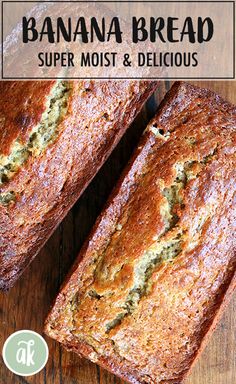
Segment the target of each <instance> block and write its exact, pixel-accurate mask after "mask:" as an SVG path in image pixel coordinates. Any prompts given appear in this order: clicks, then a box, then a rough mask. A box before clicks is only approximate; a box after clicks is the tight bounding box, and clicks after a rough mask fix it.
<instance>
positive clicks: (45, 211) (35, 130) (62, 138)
mask: <svg viewBox="0 0 236 384" xmlns="http://www.w3.org/2000/svg"><path fill="white" fill-rule="evenodd" d="M156 86H157V82H148V81H146V82H145V81H129V80H127V81H92V80H91V81H89V80H88V81H87V80H84V81H74V82H69V81H41V82H40V81H22V82H20V81H14V82H5V81H2V82H0V94H1V99H0V289H1V288H4V289H6V288H9V287H10V286H12V284H13V283H14V282H15V280H16V279H17V278H18V277H19V275H20V274H21V273H22V271H23V269H24V268H25V267H26V266H27V264H28V263H29V261H30V260H31V259H32V258H33V257H34V256H35V254H36V253H37V252H38V251H39V250H40V248H41V247H42V245H43V244H44V243H45V241H46V240H47V239H48V237H49V236H50V234H51V233H52V231H53V230H54V229H55V227H56V226H57V225H58V224H59V223H60V221H61V220H62V219H63V217H64V216H65V215H66V213H67V212H68V210H69V209H70V208H71V206H72V205H73V204H74V203H75V201H76V200H77V199H78V197H79V196H80V194H81V193H82V192H83V190H84V189H85V187H86V186H87V185H88V183H89V182H90V181H91V179H92V178H93V177H94V175H95V174H96V172H97V171H98V169H99V168H100V167H101V166H102V164H103V163H104V161H105V160H106V159H107V157H108V156H109V154H110V153H111V151H112V149H113V148H114V147H115V145H116V144H117V143H118V141H119V139H120V138H121V137H122V135H123V134H124V132H125V131H126V129H127V128H128V127H129V125H130V124H131V122H132V121H133V119H134V117H135V116H136V114H137V112H138V111H139V110H140V108H141V106H142V105H143V103H144V101H145V100H146V99H147V97H148V96H149V95H150V94H151V92H153V91H154V89H155V88H156Z"/></svg>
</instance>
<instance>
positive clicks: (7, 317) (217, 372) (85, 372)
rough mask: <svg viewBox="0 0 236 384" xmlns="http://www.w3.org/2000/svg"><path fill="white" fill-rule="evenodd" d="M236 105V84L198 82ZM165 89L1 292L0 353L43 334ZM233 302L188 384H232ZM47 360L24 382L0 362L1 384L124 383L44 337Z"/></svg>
mask: <svg viewBox="0 0 236 384" xmlns="http://www.w3.org/2000/svg"><path fill="white" fill-rule="evenodd" d="M199 84H201V85H203V86H208V87H209V88H212V89H214V90H216V91H218V93H220V94H222V96H224V97H225V98H227V99H228V100H231V101H232V102H234V103H236V83H233V82H208V83H207V82H202V83H199ZM169 87H170V83H169V82H162V83H161V84H160V87H159V89H158V91H157V92H156V94H155V97H152V98H151V99H150V100H149V101H148V102H147V103H146V106H145V108H144V109H143V111H142V113H141V114H140V115H139V117H138V118H137V119H136V120H135V123H134V124H133V125H132V127H131V128H130V129H129V130H128V132H127V134H126V135H125V137H124V138H123V139H122V141H121V143H120V144H119V145H118V147H117V148H116V149H115V151H114V152H113V154H112V155H111V157H110V158H109V160H108V161H107V163H106V164H105V165H104V166H103V168H102V169H101V171H100V172H99V174H98V175H97V176H96V177H95V179H94V180H93V182H92V183H91V185H90V186H89V187H88V188H87V190H86V191H85V193H84V194H83V195H82V196H81V198H80V199H79V201H78V202H77V204H76V205H75V207H74V208H73V209H72V210H71V212H70V213H69V214H68V215H67V217H66V218H65V220H64V221H63V223H62V224H61V225H60V226H59V228H58V229H57V230H56V232H55V233H54V235H53V236H52V237H51V239H50V240H49V241H48V243H47V244H46V246H45V247H44V249H43V250H42V251H41V252H40V254H39V255H38V256H37V258H36V259H35V260H34V261H33V262H32V264H31V265H30V266H29V268H28V269H27V271H26V272H25V273H24V275H23V276H22V277H21V279H20V280H19V281H18V283H17V284H16V286H15V287H14V288H13V289H12V290H10V292H8V293H0V322H1V325H2V326H1V333H0V335H1V336H0V348H2V345H3V342H4V341H5V339H6V338H7V336H8V335H9V334H11V333H12V332H14V331H16V330H19V329H23V328H28V329H32V330H35V331H37V332H39V333H42V330H43V322H44V319H45V317H46V314H47V312H48V310H49V308H50V305H51V303H52V301H53V299H54V297H55V296H56V293H57V292H58V289H59V286H60V284H61V282H62V281H63V279H64V277H65V275H66V274H67V272H68V270H69V268H70V266H71V264H72V263H73V260H74V259H75V258H76V255H77V253H78V251H79V249H80V247H81V245H82V243H83V241H84V240H85V238H86V236H87V235H88V233H89V231H90V229H91V226H92V225H93V223H94V221H95V219H96V217H97V215H98V214H99V212H100V211H101V209H102V207H103V205H104V202H105V201H106V199H107V196H108V195H109V193H110V192H111V189H112V188H113V185H114V184H115V182H116V181H117V179H118V177H119V175H120V172H121V171H122V169H123V168H124V166H125V164H126V162H127V160H128V159H129V157H130V155H131V153H132V151H133V148H134V147H135V145H136V144H137V142H138V139H139V137H140V135H141V133H142V131H143V129H144V128H145V126H146V123H147V121H148V120H149V119H150V118H151V117H152V115H153V114H154V112H155V110H156V108H157V106H158V104H159V102H160V101H161V99H162V98H163V97H164V94H165V93H166V90H168V89H169ZM235 303H236V298H234V300H233V301H232V302H231V305H230V306H229V307H228V308H227V311H226V313H225V315H224V317H223V319H222V321H221V323H220V325H219V326H218V328H217V330H216V332H215V334H214V336H213V338H212V339H211V342H210V343H209V345H208V347H207V349H206V350H205V352H204V354H203V355H202V357H201V358H200V360H199V362H198V363H197V365H196V366H195V368H194V370H193V373H192V375H191V376H190V377H189V379H188V381H187V383H188V384H234V383H235V382H236V369H235V368H236V366H235V365H236V361H235V356H236V340H235V337H236V336H235V335H236V333H235V329H236V319H235V316H234V308H235ZM47 342H48V344H49V349H50V358H49V361H48V364H47V366H46V368H45V369H44V370H43V371H42V372H40V373H39V374H37V375H35V376H33V377H28V378H26V379H24V378H20V377H17V376H15V375H13V374H11V373H10V372H9V371H8V369H7V368H6V367H5V366H4V364H3V362H2V361H0V383H1V384H27V383H28V384H75V383H76V384H122V383H123V381H122V380H120V379H118V378H116V377H115V376H114V375H112V374H110V373H108V372H106V371H105V370H103V369H100V368H99V367H97V366H96V365H95V364H92V363H90V362H89V361H87V360H85V359H80V358H79V357H78V356H77V355H75V354H73V353H68V352H66V351H65V350H64V349H63V348H62V347H61V346H60V345H59V344H58V343H56V342H54V341H53V340H50V339H49V338H47Z"/></svg>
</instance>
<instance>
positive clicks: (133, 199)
mask: <svg viewBox="0 0 236 384" xmlns="http://www.w3.org/2000/svg"><path fill="white" fill-rule="evenodd" d="M235 133H236V108H235V107H234V106H232V105H231V104H229V103H227V102H225V101H223V100H222V99H221V98H220V97H219V96H217V95H215V94H214V93H212V92H210V91H208V90H204V89H200V88H197V87H193V86H191V85H188V84H184V83H177V84H175V85H174V87H173V88H172V89H171V91H170V92H169V94H168V96H167V97H166V99H165V100H164V102H163V103H162V105H161V108H160V109H159V112H158V113H157V115H156V117H155V118H154V120H153V121H152V122H151V123H150V124H149V126H148V128H147V130H146V132H145V135H144V137H143V140H142V142H141V143H140V146H139V147H138V149H137V151H136V153H135V155H134V157H133V159H132V161H131V163H130V164H129V166H128V167H127V169H126V171H125V173H124V175H123V177H122V178H121V180H120V183H119V184H118V186H117V188H116V189H115V191H114V192H113V194H112V196H111V198H110V199H109V202H108V205H107V207H106V209H105V210H104V212H103V213H102V214H101V216H100V218H99V219H98V221H97V223H96V225H95V227H94V229H93V231H92V234H91V236H90V237H89V239H88V242H86V244H85V245H84V247H83V249H82V251H81V255H80V258H79V259H80V260H81V257H83V260H82V262H81V263H79V264H78V263H77V264H75V266H74V268H73V271H72V273H71V276H70V277H69V279H68V281H67V282H66V283H65V285H64V287H63V288H62V290H61V292H60V294H59V295H58V297H57V299H56V302H55V305H54V307H53V309H52V311H51V313H50V315H49V317H48V319H47V321H46V333H47V334H48V335H49V336H51V337H53V338H54V339H56V340H58V341H59V342H61V343H63V345H64V346H65V347H66V348H67V349H69V350H72V351H75V352H77V353H79V354H81V355H83V356H86V357H87V358H89V359H90V360H92V361H94V362H96V363H98V364H100V365H101V366H103V367H105V368H107V369H109V370H110V371H112V372H114V373H116V374H117V375H119V376H121V377H122V378H124V379H125V380H127V381H128V382H130V383H136V384H137V383H142V384H147V383H149V384H150V383H152V384H157V383H160V384H179V383H181V382H182V380H183V378H184V377H185V376H186V374H187V373H188V371H189V369H190V367H191V365H192V363H193V361H194V360H195V358H196V356H197V355H198V354H199V352H200V350H202V347H203V345H204V343H205V341H206V337H207V334H209V332H208V331H209V330H212V329H213V327H214V325H215V323H216V319H217V317H218V315H219V312H220V310H221V308H223V306H222V303H223V301H224V302H225V300H226V298H228V297H229V296H230V294H231V292H232V290H233V288H234V286H235V277H234V276H235V270H236V259H235V229H236V228H235V227H236V212H235V202H236V201H235V196H236V189H235V181H236V180H235V179H236V178H235V176H236V174H235V173H236V158H235V148H236V147H235V144H236V134H235Z"/></svg>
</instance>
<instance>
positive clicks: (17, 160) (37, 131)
mask: <svg viewBox="0 0 236 384" xmlns="http://www.w3.org/2000/svg"><path fill="white" fill-rule="evenodd" d="M70 90H71V87H70V83H69V82H66V81H58V82H57V83H56V84H55V85H54V87H53V88H52V90H51V93H50V94H49V96H48V98H47V102H46V110H45V111H44V113H43V114H42V118H41V121H40V123H39V124H37V125H36V126H35V127H34V128H33V129H32V131H31V133H30V135H29V139H28V141H27V142H26V143H25V144H22V143H21V142H19V141H18V140H16V141H15V142H14V143H13V145H12V148H11V152H10V154H9V155H7V156H6V155H0V187H1V185H3V184H5V183H7V182H8V181H10V180H11V179H12V178H13V176H14V175H15V174H16V172H17V171H18V170H19V169H20V167H21V166H22V165H23V164H25V163H26V161H27V160H28V158H29V157H30V156H34V157H37V156H40V154H41V153H42V152H43V151H44V150H45V149H46V148H47V147H48V146H49V144H50V143H52V142H53V141H55V140H56V138H57V135H58V131H57V127H58V125H59V123H60V122H61V121H62V119H63V117H64V116H65V115H66V113H67V110H68V99H69V95H70ZM14 200H15V193H14V191H10V192H6V193H0V203H1V204H3V205H8V204H9V203H10V202H12V201H14Z"/></svg>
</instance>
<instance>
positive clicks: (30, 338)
mask: <svg viewBox="0 0 236 384" xmlns="http://www.w3.org/2000/svg"><path fill="white" fill-rule="evenodd" d="M2 356H3V360H4V363H5V364H6V366H7V368H8V369H10V371H12V372H13V373H16V374H17V375H20V376H31V375H35V374H36V373H38V372H39V371H41V369H43V367H44V366H45V365H46V363H47V361H48V346H47V343H46V341H45V340H44V338H43V337H42V336H41V335H39V334H38V333H37V332H34V331H29V330H22V331H17V332H14V333H12V334H11V335H10V336H9V337H8V338H7V340H6V341H5V343H4V346H3V350H2Z"/></svg>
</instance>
